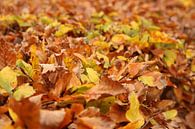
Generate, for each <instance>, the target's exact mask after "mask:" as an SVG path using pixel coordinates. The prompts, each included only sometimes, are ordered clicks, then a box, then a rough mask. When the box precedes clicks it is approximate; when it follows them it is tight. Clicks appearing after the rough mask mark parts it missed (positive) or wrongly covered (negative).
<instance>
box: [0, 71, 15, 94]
mask: <svg viewBox="0 0 195 129" xmlns="http://www.w3.org/2000/svg"><path fill="white" fill-rule="evenodd" d="M17 75H18V74H17V73H16V72H15V71H13V70H12V69H11V68H10V67H5V68H3V69H2V70H1V71H0V87H1V88H3V89H5V90H6V91H7V92H8V93H12V90H13V88H14V87H15V86H16V85H17Z"/></svg>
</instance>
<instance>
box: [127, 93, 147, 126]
mask: <svg viewBox="0 0 195 129" xmlns="http://www.w3.org/2000/svg"><path fill="white" fill-rule="evenodd" d="M129 101H130V108H129V110H128V111H127V112H126V114H125V115H126V118H127V119H128V120H129V121H130V122H132V123H134V122H135V123H136V126H135V127H136V128H137V129H139V128H140V127H141V126H142V125H143V124H144V117H143V115H142V114H141V112H140V110H139V107H140V103H139V100H138V98H137V96H136V94H135V92H132V93H131V94H130V96H129Z"/></svg>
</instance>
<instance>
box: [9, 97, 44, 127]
mask: <svg viewBox="0 0 195 129" xmlns="http://www.w3.org/2000/svg"><path fill="white" fill-rule="evenodd" d="M9 107H10V108H11V109H12V110H13V111H14V112H15V113H16V114H17V116H18V117H19V119H20V120H21V122H22V123H23V126H26V127H27V128H29V129H39V128H40V122H39V118H40V107H39V106H38V105H37V104H35V103H32V102H30V101H29V100H28V99H23V100H21V101H20V102H19V101H16V100H14V99H10V101H9Z"/></svg>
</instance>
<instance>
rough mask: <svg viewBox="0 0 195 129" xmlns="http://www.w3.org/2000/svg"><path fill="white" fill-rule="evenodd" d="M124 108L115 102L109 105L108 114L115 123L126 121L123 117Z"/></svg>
mask: <svg viewBox="0 0 195 129" xmlns="http://www.w3.org/2000/svg"><path fill="white" fill-rule="evenodd" d="M125 113H126V110H125V109H124V108H123V107H122V106H119V105H117V104H114V105H113V106H111V107H110V111H109V113H108V116H109V117H110V118H111V119H112V120H113V121H114V122H116V123H121V122H126V121H128V120H127V119H126V117H125Z"/></svg>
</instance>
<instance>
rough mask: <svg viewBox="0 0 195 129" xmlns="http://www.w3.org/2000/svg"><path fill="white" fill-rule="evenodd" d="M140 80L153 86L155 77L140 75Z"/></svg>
mask: <svg viewBox="0 0 195 129" xmlns="http://www.w3.org/2000/svg"><path fill="white" fill-rule="evenodd" d="M138 80H139V81H141V82H142V83H143V84H145V85H148V86H153V85H154V78H153V77H152V76H145V75H143V76H140V77H138Z"/></svg>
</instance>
